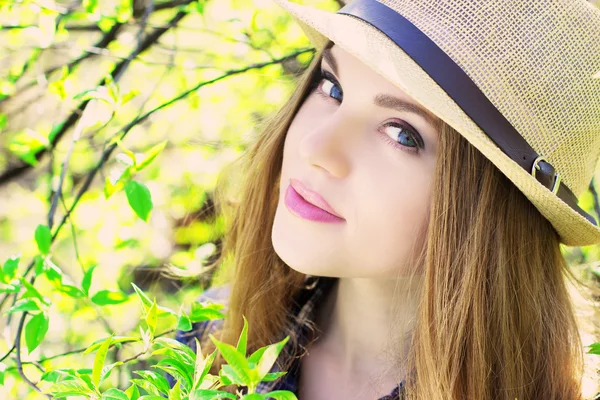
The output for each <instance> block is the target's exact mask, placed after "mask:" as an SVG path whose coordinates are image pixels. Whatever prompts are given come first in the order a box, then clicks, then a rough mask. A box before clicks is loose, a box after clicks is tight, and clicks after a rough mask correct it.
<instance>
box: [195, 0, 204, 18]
mask: <svg viewBox="0 0 600 400" xmlns="http://www.w3.org/2000/svg"><path fill="white" fill-rule="evenodd" d="M205 2H206V0H197V1H195V2H194V3H193V4H192V5H193V6H195V11H196V12H197V13H198V14H200V15H202V14H204V3H205Z"/></svg>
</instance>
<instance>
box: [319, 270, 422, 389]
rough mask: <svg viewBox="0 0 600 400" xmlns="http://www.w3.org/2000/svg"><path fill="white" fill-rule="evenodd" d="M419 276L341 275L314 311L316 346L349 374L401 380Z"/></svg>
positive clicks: (340, 370) (344, 372) (412, 320)
mask: <svg viewBox="0 0 600 400" xmlns="http://www.w3.org/2000/svg"><path fill="white" fill-rule="evenodd" d="M418 283H419V282H418V278H414V279H413V280H412V282H411V280H410V279H409V278H400V279H397V280H394V279H367V278H340V279H339V280H338V282H337V284H335V285H334V286H333V288H332V290H331V292H330V294H329V296H328V297H327V298H326V299H325V300H324V304H323V305H322V307H321V308H320V310H319V312H318V315H317V321H316V322H317V325H318V326H319V329H320V330H321V333H322V334H321V337H320V338H319V340H318V341H317V342H316V344H315V346H318V348H319V351H322V352H324V353H326V354H327V355H328V357H330V358H331V359H332V360H335V364H337V365H338V366H339V372H340V373H342V374H343V375H345V376H346V377H347V378H349V379H352V378H353V377H357V376H361V377H362V376H365V374H367V375H368V376H377V377H379V379H385V380H389V381H395V382H396V383H399V382H400V380H402V379H404V374H405V371H404V368H403V367H402V366H401V365H400V361H402V360H404V359H405V358H406V356H407V353H408V350H409V346H408V345H409V342H410V336H411V335H410V333H411V331H412V328H413V324H414V320H415V314H416V305H417V304H416V303H417V288H418Z"/></svg>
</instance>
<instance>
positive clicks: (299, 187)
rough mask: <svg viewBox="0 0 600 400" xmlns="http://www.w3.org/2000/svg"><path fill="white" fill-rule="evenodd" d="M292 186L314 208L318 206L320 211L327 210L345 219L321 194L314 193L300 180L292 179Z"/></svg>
mask: <svg viewBox="0 0 600 400" xmlns="http://www.w3.org/2000/svg"><path fill="white" fill-rule="evenodd" d="M290 185H291V186H292V187H293V188H294V190H295V191H296V192H298V194H299V195H300V196H302V198H304V200H306V201H307V202H309V203H310V204H312V205H314V206H317V207H319V208H320V209H322V210H325V211H327V212H328V213H330V214H332V215H335V216H336V217H338V218H344V217H342V216H341V215H340V214H339V213H337V212H336V211H335V210H334V209H333V207H331V206H330V205H329V204H328V203H327V202H326V201H325V199H324V198H323V197H322V196H321V195H320V194H319V193H317V192H314V191H312V190H310V189H308V188H307V187H306V186H304V184H303V183H302V182H301V181H299V180H298V179H294V178H291V179H290Z"/></svg>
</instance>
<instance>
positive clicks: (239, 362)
mask: <svg viewBox="0 0 600 400" xmlns="http://www.w3.org/2000/svg"><path fill="white" fill-rule="evenodd" d="M209 337H210V340H212V342H213V343H214V344H215V346H216V347H217V349H218V350H219V352H220V353H221V355H223V358H224V359H225V360H226V361H227V363H228V364H229V365H230V366H231V367H232V368H233V370H234V371H235V373H236V374H237V375H238V376H239V377H240V379H241V380H242V381H243V382H244V384H245V385H248V386H250V385H252V380H251V379H250V367H249V365H248V360H246V357H245V356H244V355H242V354H241V353H239V352H238V351H237V349H236V348H235V347H233V346H231V345H230V344H227V343H224V342H221V341H219V340H218V339H217V338H215V337H214V335H213V334H209ZM267 372H268V371H267Z"/></svg>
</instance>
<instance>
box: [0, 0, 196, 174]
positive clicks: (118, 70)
mask: <svg viewBox="0 0 600 400" xmlns="http://www.w3.org/2000/svg"><path fill="white" fill-rule="evenodd" d="M192 1H193V0H185V2H187V3H191V2H192ZM186 15H187V11H185V10H182V11H179V12H178V13H177V14H176V15H175V16H174V17H173V18H172V19H171V21H169V23H168V25H167V26H165V27H162V28H159V29H155V30H154V31H153V32H152V33H150V34H149V35H148V36H146V38H145V39H144V41H143V42H142V45H141V46H138V47H136V49H135V50H134V51H133V52H131V53H130V57H128V59H127V60H123V61H121V62H120V63H119V64H117V65H116V66H115V68H114V69H113V70H112V72H111V76H112V78H113V80H114V81H118V80H119V78H120V77H121V76H122V74H123V73H124V72H125V71H126V70H127V67H128V66H129V64H130V62H131V60H132V59H133V58H135V57H136V56H137V55H139V54H140V53H142V52H144V51H146V50H147V49H148V48H149V47H150V46H151V45H152V44H154V43H155V42H157V41H158V39H159V38H160V37H161V36H162V35H164V34H165V33H166V32H167V31H168V30H169V29H171V28H173V27H174V26H176V25H177V24H178V23H179V21H181V20H182V19H183V18H184V17H185V16H186ZM105 83H106V80H105V79H102V80H101V81H100V82H99V84H98V85H97V86H102V85H104V84H105ZM88 102H89V100H86V101H83V102H82V103H81V104H80V105H79V107H77V109H76V110H75V111H73V112H72V113H71V114H70V115H69V117H67V119H66V120H65V121H64V122H63V124H62V125H61V128H60V129H59V131H58V132H57V133H56V135H55V136H54V138H53V140H52V143H51V144H50V146H49V147H50V148H51V147H53V146H55V145H56V144H57V143H58V142H59V141H60V140H61V139H62V137H63V135H64V134H65V132H66V131H67V130H68V129H70V128H71V127H72V126H73V125H74V124H75V123H76V122H77V120H78V119H79V116H80V114H81V113H82V112H83V110H84V109H85V107H86V106H87V103H88ZM47 152H48V148H44V149H42V150H40V151H39V152H37V153H36V154H35V158H36V160H38V161H39V160H40V159H41V158H42V157H43V156H44V154H46V153H47ZM31 168H32V165H31V164H28V163H25V162H22V163H21V165H18V166H16V167H13V168H11V169H9V170H7V171H5V172H3V173H2V174H1V175H0V185H3V184H6V183H7V182H9V181H11V180H12V179H14V178H16V177H18V176H21V175H22V174H23V173H25V172H26V171H28V170H30V169H31Z"/></svg>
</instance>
